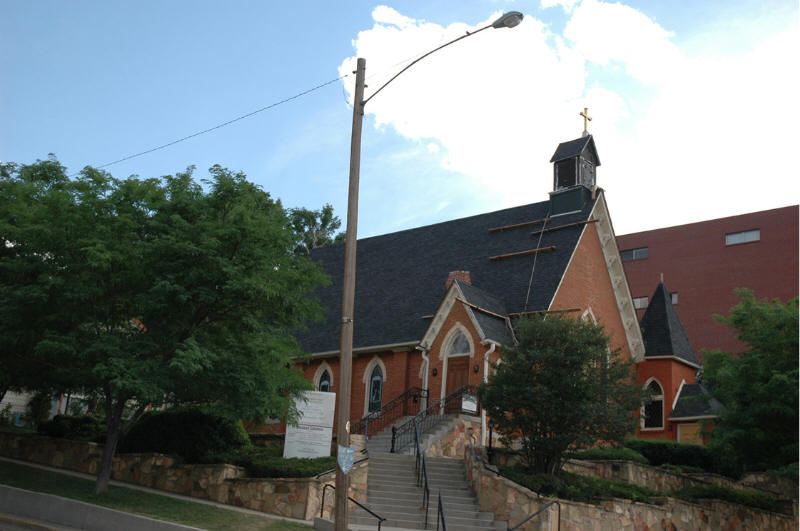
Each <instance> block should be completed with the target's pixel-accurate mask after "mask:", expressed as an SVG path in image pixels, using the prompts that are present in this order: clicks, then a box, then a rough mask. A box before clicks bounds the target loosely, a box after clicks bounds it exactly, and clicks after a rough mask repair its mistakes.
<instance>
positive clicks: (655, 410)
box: [642, 380, 664, 430]
mask: <svg viewBox="0 0 800 531" xmlns="http://www.w3.org/2000/svg"><path fill="white" fill-rule="evenodd" d="M647 390H648V391H650V396H651V398H652V400H651V401H650V403H648V404H646V405H645V406H644V416H643V418H642V428H644V429H646V430H648V429H650V430H658V429H664V390H663V389H662V388H661V385H659V383H658V382H657V381H656V380H650V383H649V384H647Z"/></svg>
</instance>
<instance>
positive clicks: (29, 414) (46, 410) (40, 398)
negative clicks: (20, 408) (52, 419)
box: [25, 391, 53, 428]
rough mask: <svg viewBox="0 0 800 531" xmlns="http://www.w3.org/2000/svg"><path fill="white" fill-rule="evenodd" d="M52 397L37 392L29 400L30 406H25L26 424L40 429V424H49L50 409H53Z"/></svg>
mask: <svg viewBox="0 0 800 531" xmlns="http://www.w3.org/2000/svg"><path fill="white" fill-rule="evenodd" d="M52 402H53V400H52V397H51V396H50V395H49V394H47V393H44V392H41V391H40V392H37V393H36V394H35V395H33V396H32V397H31V399H30V400H28V405H27V406H25V423H26V424H28V425H29V426H31V427H34V428H36V427H38V426H39V425H40V424H43V423H44V422H47V417H49V416H50V409H51V408H52V406H53V404H52Z"/></svg>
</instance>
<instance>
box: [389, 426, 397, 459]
mask: <svg viewBox="0 0 800 531" xmlns="http://www.w3.org/2000/svg"><path fill="white" fill-rule="evenodd" d="M396 437H397V426H392V449H391V450H389V451H390V452H391V453H394V440H395V438H396Z"/></svg>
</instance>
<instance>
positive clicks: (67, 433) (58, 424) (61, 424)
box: [37, 415, 108, 443]
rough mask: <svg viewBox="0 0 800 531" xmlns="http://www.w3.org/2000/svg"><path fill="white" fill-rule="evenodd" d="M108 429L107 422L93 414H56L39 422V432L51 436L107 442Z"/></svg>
mask: <svg viewBox="0 0 800 531" xmlns="http://www.w3.org/2000/svg"><path fill="white" fill-rule="evenodd" d="M107 431H108V430H107V429H106V424H105V422H103V421H102V420H100V419H98V418H95V417H92V416H91V415H83V416H80V417H70V416H68V415H56V416H55V417H53V418H52V419H50V420H49V421H47V422H43V423H42V424H39V427H38V428H37V432H38V433H39V434H41V435H47V436H49V437H59V438H62V439H72V440H75V441H92V442H98V443H103V442H105V439H106V432H107Z"/></svg>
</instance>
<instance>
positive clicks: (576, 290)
mask: <svg viewBox="0 0 800 531" xmlns="http://www.w3.org/2000/svg"><path fill="white" fill-rule="evenodd" d="M566 308H580V309H581V312H583V311H584V310H586V309H587V308H591V309H592V314H594V317H595V319H597V322H598V323H599V324H601V325H603V327H604V328H605V331H606V334H608V335H609V337H610V338H611V341H610V343H611V348H612V350H613V349H615V348H618V347H619V348H621V349H622V352H621V355H622V356H623V357H625V358H626V359H630V357H631V352H630V348H629V347H628V341H627V339H626V337H625V328H624V327H623V325H622V319H621V318H620V316H619V309H618V308H617V300H616V297H615V296H614V288H613V287H612V285H611V277H610V276H609V275H608V269H607V267H606V262H605V258H604V256H603V249H602V248H601V246H600V239H599V238H598V236H597V229H596V228H595V226H594V224H592V223H590V224H587V225H586V228H585V229H584V233H583V236H582V237H581V240H580V242H579V243H578V247H577V249H575V254H574V255H573V257H572V261H571V262H570V265H569V267H568V268H567V271H566V273H565V274H564V278H563V280H562V281H561V286H560V287H559V288H558V291H557V292H556V296H555V297H554V299H553V303H552V305H551V306H550V309H552V310H559V309H566ZM571 315H574V316H575V317H580V315H581V314H580V313H577V312H576V313H573V314H571Z"/></svg>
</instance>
